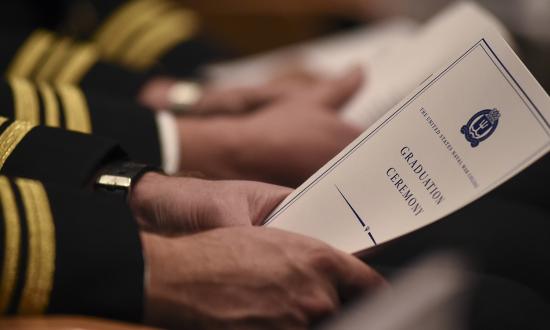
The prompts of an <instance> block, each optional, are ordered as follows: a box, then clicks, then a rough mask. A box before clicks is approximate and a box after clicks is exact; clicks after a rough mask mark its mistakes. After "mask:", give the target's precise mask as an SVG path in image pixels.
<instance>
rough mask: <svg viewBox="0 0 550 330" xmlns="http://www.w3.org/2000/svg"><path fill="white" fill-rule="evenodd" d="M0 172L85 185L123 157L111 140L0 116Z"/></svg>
mask: <svg viewBox="0 0 550 330" xmlns="http://www.w3.org/2000/svg"><path fill="white" fill-rule="evenodd" d="M0 123H1V125H0V172H1V173H2V174H4V175H8V176H18V177H27V178H31V179H36V180H40V181H48V182H56V183H60V184H65V185H67V186H71V187H82V186H85V185H86V184H87V183H88V182H89V181H90V180H91V178H92V176H93V174H94V173H95V172H96V171H97V169H98V168H99V167H100V166H101V165H102V164H103V163H104V162H106V161H109V160H115V159H124V158H125V157H126V154H125V153H124V152H123V151H122V149H121V148H120V147H119V145H118V144H117V143H116V142H114V141H113V140H110V139H107V138H103V137H99V136H95V135H87V134H81V133H76V132H69V131H65V130H62V129H56V128H49V127H44V126H34V125H33V124H31V123H28V122H23V121H9V120H7V119H6V118H4V117H0Z"/></svg>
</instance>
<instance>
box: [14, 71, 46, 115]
mask: <svg viewBox="0 0 550 330" xmlns="http://www.w3.org/2000/svg"><path fill="white" fill-rule="evenodd" d="M9 84H10V86H11V88H12V91H13V98H14V104H15V119H16V120H21V121H26V122H29V123H31V124H33V125H38V124H39V123H40V103H39V101H38V95H37V94H36V89H35V88H34V86H33V84H32V83H30V82H29V81H27V80H24V79H19V78H11V79H10V80H9Z"/></svg>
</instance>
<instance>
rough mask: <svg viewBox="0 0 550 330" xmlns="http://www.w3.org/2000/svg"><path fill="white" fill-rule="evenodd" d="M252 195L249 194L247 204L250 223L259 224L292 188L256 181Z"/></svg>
mask: <svg viewBox="0 0 550 330" xmlns="http://www.w3.org/2000/svg"><path fill="white" fill-rule="evenodd" d="M256 184H257V185H258V186H257V187H256V191H255V194H253V195H254V196H249V197H252V198H249V203H250V204H249V206H250V212H251V218H252V224H253V225H255V226H260V225H262V224H263V222H264V220H265V218H267V216H268V215H269V214H270V213H271V212H272V211H273V210H274V209H275V208H276V207H277V205H279V204H280V203H281V202H282V201H283V200H284V199H285V198H286V197H287V196H288V195H289V194H290V193H291V192H292V189H290V188H287V187H283V186H278V185H273V184H269V183H256Z"/></svg>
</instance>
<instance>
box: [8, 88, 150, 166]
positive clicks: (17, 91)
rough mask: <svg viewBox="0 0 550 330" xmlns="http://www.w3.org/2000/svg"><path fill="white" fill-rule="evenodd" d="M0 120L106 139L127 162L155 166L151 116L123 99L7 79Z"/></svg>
mask: <svg viewBox="0 0 550 330" xmlns="http://www.w3.org/2000/svg"><path fill="white" fill-rule="evenodd" d="M0 116H4V117H7V118H12V119H15V120H20V121H27V122H30V123H31V124H33V125H44V126H49V127H60V128H64V129H67V130H71V131H75V132H81V133H93V134H95V135H100V136H106V137H109V138H112V139H114V140H116V141H118V142H120V144H121V146H122V147H123V149H124V150H126V151H127V152H128V154H129V156H130V158H132V159H134V160H137V161H140V162H143V163H147V164H152V165H157V166H158V165H160V142H159V134H158V127H157V124H156V121H155V118H154V115H153V113H152V112H151V111H150V110H149V109H146V108H144V107H142V106H140V105H138V104H137V103H135V102H133V101H131V100H128V99H127V98H116V97H111V96H107V95H105V94H101V93H98V92H93V91H84V90H83V89H80V88H78V87H75V86H70V85H58V86H55V87H54V86H51V85H49V84H46V83H38V84H34V83H31V82H30V81H27V80H23V79H19V78H11V79H9V80H7V81H0Z"/></svg>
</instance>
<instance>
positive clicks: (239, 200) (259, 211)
mask: <svg viewBox="0 0 550 330" xmlns="http://www.w3.org/2000/svg"><path fill="white" fill-rule="evenodd" d="M290 191H291V190H290V189H288V188H284V187H280V186H275V185H271V184H266V183H260V182H249V181H208V180H201V179H194V178H184V177H168V176H164V175H161V174H158V173H154V172H150V173H146V174H145V175H144V176H143V177H141V178H140V179H139V181H138V182H137V184H136V186H135V187H134V189H133V190H132V192H131V194H130V199H129V203H130V207H131V209H132V211H133V213H134V216H135V217H136V219H137V220H138V223H139V224H140V227H141V228H142V229H143V230H147V231H152V232H156V233H162V234H170V235H176V234H182V233H193V232H198V231H202V230H207V229H212V228H217V227H230V226H250V225H260V224H261V222H262V221H263V220H264V219H265V218H266V217H267V216H268V215H269V212H271V210H273V209H274V208H275V207H276V206H277V204H279V203H280V202H281V201H282V200H283V198H285V197H286V195H288V194H289V193H290Z"/></svg>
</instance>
